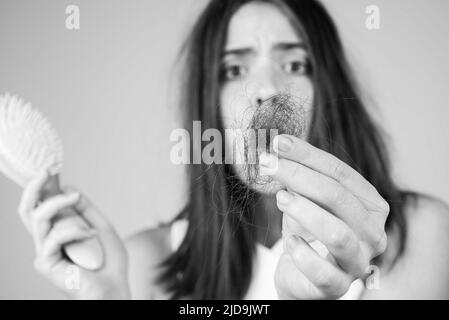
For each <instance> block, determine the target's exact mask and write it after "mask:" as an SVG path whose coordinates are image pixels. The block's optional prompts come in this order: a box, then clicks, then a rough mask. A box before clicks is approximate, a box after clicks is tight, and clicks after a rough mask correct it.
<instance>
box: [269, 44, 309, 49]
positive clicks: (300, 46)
mask: <svg viewBox="0 0 449 320" xmlns="http://www.w3.org/2000/svg"><path fill="white" fill-rule="evenodd" d="M292 49H304V50H307V47H306V45H305V44H304V43H303V42H279V43H276V44H275V45H274V46H273V51H287V50H292Z"/></svg>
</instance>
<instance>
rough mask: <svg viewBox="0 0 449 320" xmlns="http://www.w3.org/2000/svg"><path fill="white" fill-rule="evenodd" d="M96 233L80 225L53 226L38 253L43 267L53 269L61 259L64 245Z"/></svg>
mask: <svg viewBox="0 0 449 320" xmlns="http://www.w3.org/2000/svg"><path fill="white" fill-rule="evenodd" d="M95 235H96V231H95V230H93V229H88V228H82V227H78V226H72V227H56V228H53V229H52V230H51V231H50V233H49V234H48V236H47V237H46V238H45V240H44V241H43V243H42V246H41V249H40V251H39V252H38V255H37V260H38V262H39V265H40V267H41V269H46V270H51V268H52V267H53V266H54V265H55V264H56V263H59V262H60V261H61V259H62V248H63V246H64V245H66V244H68V243H71V242H74V241H81V240H84V239H88V238H91V237H93V236H95Z"/></svg>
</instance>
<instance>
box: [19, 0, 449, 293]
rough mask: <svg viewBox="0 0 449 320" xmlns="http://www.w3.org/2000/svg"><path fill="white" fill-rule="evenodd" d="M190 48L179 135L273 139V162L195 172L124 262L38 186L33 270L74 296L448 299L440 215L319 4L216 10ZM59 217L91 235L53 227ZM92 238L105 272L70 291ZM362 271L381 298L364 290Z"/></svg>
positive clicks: (246, 4) (243, 4)
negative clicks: (362, 93)
mask: <svg viewBox="0 0 449 320" xmlns="http://www.w3.org/2000/svg"><path fill="white" fill-rule="evenodd" d="M184 49H185V51H186V70H185V79H186V80H185V95H184V96H183V99H182V102H183V108H184V110H185V114H186V119H185V120H186V127H187V128H190V127H191V126H192V123H193V121H196V120H197V121H201V125H202V128H203V129H208V128H212V129H218V130H219V132H221V133H223V132H224V131H225V130H226V129H228V128H235V127H238V128H254V129H262V128H269V129H277V130H278V131H279V133H280V135H278V136H277V137H276V138H275V139H274V140H269V143H268V145H269V146H270V148H271V150H270V152H268V153H260V152H258V151H256V154H257V155H258V160H259V161H258V163H257V164H255V165H238V164H235V163H232V164H227V162H226V161H225V162H224V164H223V163H217V162H215V163H213V164H205V163H201V164H193V165H189V166H188V169H189V179H190V193H189V194H190V199H189V202H188V205H187V206H186V208H185V210H183V212H181V213H180V215H179V216H178V218H177V219H176V221H174V222H173V223H169V224H167V225H161V226H160V228H157V229H151V230H146V231H144V232H141V233H139V234H136V235H134V236H133V237H131V238H130V239H128V241H127V242H126V249H125V246H124V245H123V244H122V242H121V241H120V239H119V238H118V237H117V235H116V233H115V232H114V230H113V228H112V227H111V225H110V224H109V223H108V222H107V221H106V220H105V219H104V218H103V217H102V216H101V214H100V213H99V212H98V210H96V209H95V208H94V207H93V206H92V205H91V204H90V203H89V202H88V200H87V199H86V198H85V197H83V196H80V195H79V194H72V193H70V190H69V189H67V193H70V194H68V195H61V196H56V197H53V198H50V199H48V200H46V201H44V202H43V203H39V205H37V203H38V202H39V194H40V189H41V188H42V186H43V185H44V183H45V181H46V179H47V178H48V177H47V175H46V174H43V175H42V176H41V177H39V178H38V179H36V180H35V181H33V182H32V183H30V185H29V186H28V188H27V189H26V190H25V191H24V195H23V198H22V202H21V206H20V209H19V211H20V213H21V215H22V217H23V220H24V222H25V224H26V225H27V226H28V228H29V230H30V231H31V233H32V235H33V238H34V242H35V244H36V250H37V259H36V267H37V269H38V270H39V271H40V272H41V273H43V274H44V275H45V276H46V277H48V278H49V279H50V280H51V281H52V282H53V283H54V284H55V285H56V286H58V287H59V288H61V289H62V290H63V291H65V292H67V294H69V295H70V296H72V297H76V298H143V299H148V298H195V299H228V298H237V299H240V298H273V297H274V298H276V297H279V298H286V299H322V298H341V297H349V298H365V299H377V298H382V299H388V298H448V297H449V286H447V283H448V281H449V271H447V268H445V266H446V264H447V263H448V262H449V252H447V250H445V247H446V245H447V243H448V242H447V241H448V240H449V233H448V230H449V229H448V228H449V224H448V208H447V206H446V205H445V204H443V203H442V202H440V201H438V200H436V199H434V198H431V197H429V196H424V195H418V194H416V193H413V192H405V191H401V190H399V189H398V188H397V186H396V185H395V184H394V182H393V181H392V178H391V173H390V169H389V163H388V157H387V154H386V148H385V146H384V143H383V141H382V138H381V135H380V132H379V129H378V128H377V127H376V125H375V124H374V122H373V121H372V119H371V118H370V116H369V115H368V113H367V112H366V110H365V107H364V105H363V102H362V101H361V99H360V98H359V94H358V92H357V88H356V86H355V83H354V79H353V78H352V77H351V74H350V71H349V67H348V64H347V62H346V59H345V56H344V52H343V48H342V45H341V43H340V39H339V36H338V33H337V31H336V28H335V26H334V24H333V22H332V20H331V18H330V17H329V16H328V14H327V12H326V11H325V9H324V8H323V7H322V6H321V5H320V4H319V3H318V2H317V1H315V0H301V1H299V0H272V1H262V0H259V1H249V0H227V1H223V0H213V1H211V2H210V4H209V5H208V6H207V8H206V9H205V10H204V12H203V13H202V15H201V16H200V18H199V19H198V21H197V23H196V24H195V26H194V29H193V31H192V34H191V35H190V37H189V39H188V42H187V43H186V46H185V48H184ZM273 108H275V110H280V111H279V113H278V112H277V111H276V113H273V111H272V110H273ZM279 114H280V115H279ZM261 119H262V120H261ZM292 119H293V120H292ZM246 142H248V140H246ZM226 143H228V142H227V141H226ZM225 147H226V148H227V147H229V145H226V146H225ZM238 151H239V152H238V153H237V154H242V155H246V154H247V151H248V150H246V149H245V150H238ZM67 206H75V207H76V208H77V209H78V211H79V212H81V213H82V214H83V215H84V217H85V218H86V220H87V221H88V222H89V223H90V224H91V226H92V230H83V229H79V228H77V227H75V226H71V225H70V224H68V223H67V224H66V225H64V223H60V224H57V225H56V226H54V227H52V224H51V219H52V217H54V216H56V215H57V213H58V211H60V210H61V209H63V208H64V207H67ZM93 235H97V236H99V237H100V239H101V240H102V243H103V245H104V247H105V252H106V263H105V265H104V266H103V268H102V269H101V270H98V271H95V272H91V271H87V270H80V271H79V272H80V276H81V277H80V287H79V289H77V290H69V289H67V286H66V281H67V278H66V276H67V275H66V273H65V270H67V269H66V268H68V267H70V266H71V262H70V261H68V260H66V259H65V257H64V256H63V255H62V254H61V246H62V245H63V244H64V243H67V242H69V241H73V240H80V239H84V238H86V237H91V236H93ZM281 235H283V238H284V243H285V244H284V248H282V246H279V244H280V243H282V242H281V240H280V239H281ZM314 249H316V250H314ZM271 250H272V251H271ZM274 251H276V254H274V253H273V252H274ZM318 252H319V253H318ZM273 262H274V263H273ZM373 266H375V267H373ZM369 270H375V273H376V276H377V277H378V288H376V290H374V289H373V290H370V288H366V287H365V286H363V285H362V286H360V283H361V282H362V283H363V281H362V280H363V279H366V277H367V275H368V273H367V272H368V271H369ZM128 275H129V277H128ZM361 279H362V280H361ZM258 294H259V295H258Z"/></svg>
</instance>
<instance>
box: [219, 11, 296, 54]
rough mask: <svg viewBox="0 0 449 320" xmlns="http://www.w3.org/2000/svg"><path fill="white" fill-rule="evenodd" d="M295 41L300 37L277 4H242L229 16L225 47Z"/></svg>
mask: <svg viewBox="0 0 449 320" xmlns="http://www.w3.org/2000/svg"><path fill="white" fill-rule="evenodd" d="M298 42H299V43H300V42H302V39H301V38H300V36H299V35H298V33H297V32H296V30H295V29H294V27H293V26H292V24H291V22H290V21H289V19H288V17H287V16H286V15H285V14H284V13H283V12H282V11H281V10H280V9H279V8H278V7H277V6H275V5H273V4H269V3H262V2H250V3H248V4H245V5H243V6H242V7H241V8H240V9H239V10H238V11H237V12H236V13H235V14H234V16H233V17H232V18H231V20H230V22H229V26H228V36H227V41H226V46H225V50H233V49H240V48H260V47H261V46H266V47H273V46H274V45H275V44H276V43H298Z"/></svg>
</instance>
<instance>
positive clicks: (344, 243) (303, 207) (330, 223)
mask: <svg viewBox="0 0 449 320" xmlns="http://www.w3.org/2000/svg"><path fill="white" fill-rule="evenodd" d="M277 205H278V207H279V209H280V210H281V211H282V212H284V214H287V215H288V216H290V217H291V218H293V219H294V220H295V221H296V222H297V223H298V225H300V226H302V227H304V228H305V229H306V230H307V231H308V232H310V233H311V234H312V235H313V236H314V237H315V239H317V240H319V241H320V242H322V243H323V244H324V245H325V246H326V247H327V249H328V250H329V252H330V253H331V254H332V256H333V257H334V258H335V260H336V262H337V263H338V264H339V266H340V267H341V268H342V269H343V270H345V271H346V272H347V273H349V274H351V275H353V276H354V277H356V278H358V277H360V276H362V275H363V274H364V273H365V270H366V268H367V267H368V265H369V260H370V259H369V257H367V256H366V253H365V252H363V251H362V248H361V246H360V241H359V239H358V237H357V235H356V234H355V233H354V232H353V231H352V230H351V229H350V228H349V226H348V225H347V224H346V223H344V222H343V221H342V220H340V219H338V218H337V217H335V216H334V215H332V214H330V213H329V212H327V211H326V210H324V209H323V208H321V207H320V206H318V205H317V204H315V203H314V202H312V201H310V200H308V199H307V198H305V197H302V196H300V195H296V194H292V193H290V192H287V191H284V190H281V191H279V192H278V193H277Z"/></svg>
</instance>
